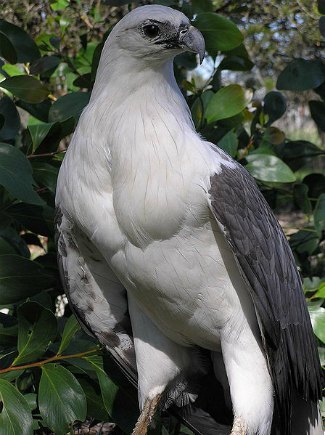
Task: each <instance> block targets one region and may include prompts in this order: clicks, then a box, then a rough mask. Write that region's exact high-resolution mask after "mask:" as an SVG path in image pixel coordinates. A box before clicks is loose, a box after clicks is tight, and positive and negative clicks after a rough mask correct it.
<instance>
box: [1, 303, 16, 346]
mask: <svg viewBox="0 0 325 435" xmlns="http://www.w3.org/2000/svg"><path fill="white" fill-rule="evenodd" d="M17 334H18V327H17V320H16V319H15V318H14V317H13V316H10V315H8V314H4V313H1V312H0V346H8V347H10V346H16V342H17Z"/></svg>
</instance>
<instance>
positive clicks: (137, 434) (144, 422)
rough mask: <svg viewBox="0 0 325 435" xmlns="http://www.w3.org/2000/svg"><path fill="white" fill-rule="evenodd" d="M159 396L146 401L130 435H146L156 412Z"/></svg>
mask: <svg viewBox="0 0 325 435" xmlns="http://www.w3.org/2000/svg"><path fill="white" fill-rule="evenodd" d="M160 398H161V394H157V395H156V396H155V397H154V398H153V399H147V400H146V401H145V403H144V407H143V410H142V412H141V414H140V417H139V418H138V421H137V423H136V425H135V427H134V429H133V432H132V435H146V434H147V432H148V427H149V425H150V423H151V420H152V418H153V416H154V415H155V413H156V411H157V407H158V404H159V400H160Z"/></svg>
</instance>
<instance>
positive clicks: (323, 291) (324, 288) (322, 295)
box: [313, 282, 325, 352]
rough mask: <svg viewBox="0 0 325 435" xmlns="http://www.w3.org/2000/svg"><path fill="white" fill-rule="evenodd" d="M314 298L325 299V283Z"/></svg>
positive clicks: (320, 286)
mask: <svg viewBox="0 0 325 435" xmlns="http://www.w3.org/2000/svg"><path fill="white" fill-rule="evenodd" d="M313 298H321V299H325V282H322V283H321V284H320V285H319V288H318V290H317V292H316V293H315V294H314V296H313ZM324 352H325V349H324Z"/></svg>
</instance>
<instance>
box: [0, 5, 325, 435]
mask: <svg viewBox="0 0 325 435" xmlns="http://www.w3.org/2000/svg"><path fill="white" fill-rule="evenodd" d="M117 3H119V4H122V3H125V2H123V1H120V2H118V1H117ZM230 3H233V2H230ZM230 3H227V4H230ZM168 4H171V5H172V6H174V7H177V4H176V3H175V4H173V0H171V1H169V2H168ZM214 4H216V3H214ZM227 4H226V7H224V8H222V6H220V10H219V12H226V16H224V15H220V14H215V13H214V12H213V10H214V9H213V4H212V3H211V2H210V1H209V0H193V1H192V3H191V4H188V3H184V5H183V6H182V8H181V9H182V10H183V11H184V13H186V14H187V15H188V16H189V17H190V18H192V17H195V19H194V25H196V26H197V27H198V28H199V29H200V30H201V31H202V32H203V33H204V36H205V39H206V41H207V51H208V55H209V56H210V57H211V58H212V59H215V58H216V57H217V58H218V59H219V63H216V67H215V68H213V71H211V72H207V70H208V68H205V69H204V70H203V72H202V70H201V73H200V74H197V73H196V74H192V73H191V74H189V73H188V71H189V70H191V69H193V68H194V67H195V66H196V61H195V58H194V57H193V56H191V55H188V54H186V55H181V56H178V57H177V58H176V61H175V75H176V77H177V80H178V82H179V84H180V86H181V88H182V89H183V92H184V95H185V96H186V98H187V101H188V104H189V106H190V108H191V111H192V115H193V119H194V122H195V125H196V128H197V130H198V131H199V132H200V133H201V134H202V135H203V136H204V137H206V138H207V139H208V140H210V141H212V142H214V143H218V144H219V146H220V147H221V148H223V149H224V150H225V151H227V152H228V153H229V154H230V155H232V156H233V157H234V158H236V159H237V160H239V161H240V163H242V164H243V165H245V166H246V168H247V169H248V170H249V171H250V172H251V173H252V174H253V176H254V177H255V178H256V180H257V182H258V184H259V186H260V188H261V190H262V192H263V194H264V195H265V197H266V199H267V201H268V202H269V204H270V205H271V207H272V208H273V209H274V210H275V211H276V212H282V214H281V215H280V216H283V213H284V212H285V215H284V216H285V217H286V219H287V220H288V216H289V224H288V223H287V225H286V231H287V232H288V237H289V241H290V244H291V247H292V249H293V252H294V255H295V258H296V261H297V264H298V266H299V267H300V270H301V273H302V276H303V279H304V289H305V292H306V299H307V301H308V303H309V305H310V312H311V318H312V321H313V326H314V331H315V334H316V336H317V339H318V343H319V346H320V348H321V347H323V346H324V343H325V332H324V331H325V327H324V323H325V321H324V310H325V308H324V299H325V262H324V246H325V242H324V230H325V193H324V192H325V172H324V159H325V157H324V155H325V151H324V150H323V149H321V148H319V147H317V146H316V145H314V144H313V143H310V142H307V141H302V140H296V141H290V140H289V139H287V138H286V136H285V133H284V132H282V131H281V130H280V129H279V128H278V127H276V125H275V124H274V123H276V122H277V121H278V120H279V119H280V118H281V117H283V116H284V115H285V112H286V99H285V97H284V95H283V94H282V93H281V92H279V90H280V89H281V90H289V91H299V92H304V91H306V90H307V91H309V93H311V92H312V93H313V95H314V97H313V99H312V100H311V101H310V102H309V105H310V110H311V114H312V117H313V119H314V121H315V123H316V124H317V126H318V127H319V129H320V130H321V131H325V125H324V123H325V65H324V62H323V61H321V60H320V59H316V58H315V57H314V58H307V59H303V58H299V59H293V58H292V59H290V61H289V62H288V63H287V65H285V64H283V63H282V67H281V69H282V72H281V74H280V75H279V77H278V81H277V88H278V90H275V89H274V90H272V91H270V92H269V93H268V94H267V95H266V96H265V97H264V99H263V100H260V99H258V98H256V97H255V95H252V92H251V91H250V90H248V89H244V88H243V87H242V86H240V85H239V84H236V83H232V84H230V85H228V86H223V84H222V80H221V77H224V75H225V74H228V77H231V75H230V74H229V71H242V72H245V71H249V70H251V68H252V67H253V65H254V64H253V61H255V58H250V57H249V55H248V52H247V50H246V48H245V45H244V43H243V39H244V38H243V33H241V32H240V31H239V30H238V27H237V26H236V25H235V24H234V22H233V21H231V20H229V18H227V15H228V16H232V17H237V18H238V17H239V16H241V18H242V21H241V26H240V27H241V28H242V27H243V22H244V16H245V9H243V10H242V12H241V11H240V9H239V8H237V9H236V10H235V9H234V8H232V9H231V10H230V11H228V9H227V8H228V6H227ZM266 4H268V2H266ZM242 6H243V7H248V6H247V5H246V6H245V4H244V5H242ZM42 7H43V9H42ZM229 7H230V6H229ZM324 7H325V6H324V2H322V1H319V13H318V12H317V10H315V11H313V13H314V14H317V15H318V16H319V15H320V13H323V14H325V11H324ZM38 8H41V9H40V11H43V13H44V17H45V19H44V20H45V22H46V23H45V24H44V23H43V22H41V21H37V22H36V24H35V26H34V27H31V25H30V22H29V21H28V20H27V21H24V20H21V22H22V26H21V27H17V26H16V25H14V24H13V23H10V22H9V21H5V20H0V66H1V69H0V74H1V76H0V80H1V83H0V86H1V88H0V89H1V91H2V92H1V94H0V96H1V97H0V308H2V310H1V312H0V404H2V405H1V410H0V427H1V429H2V430H4V432H2V433H6V434H16V433H17V434H18V433H19V434H31V433H33V431H35V432H34V433H39V434H40V433H45V432H46V431H49V430H52V431H53V432H54V433H56V434H61V433H62V434H64V433H66V432H68V431H69V430H72V428H73V425H75V424H76V422H78V421H79V422H81V421H83V420H85V418H86V416H88V417H91V418H92V419H93V420H94V422H97V421H105V420H106V421H107V420H108V421H114V422H116V423H117V425H118V426H119V428H120V430H121V431H123V432H124V433H130V431H131V429H132V426H133V425H134V422H135V420H136V418H137V401H136V394H135V392H134V391H133V390H132V391H130V390H129V388H128V386H127V385H126V383H125V382H124V381H123V379H122V378H121V377H120V376H119V374H118V373H117V372H116V368H115V367H114V366H113V365H112V362H111V361H110V360H109V359H107V357H106V355H105V353H103V351H102V350H101V349H100V348H99V347H98V345H97V343H96V342H95V341H94V340H93V339H92V338H91V337H88V336H86V335H85V334H84V333H83V332H82V331H81V330H80V327H79V324H78V323H77V321H76V319H75V317H74V316H73V314H72V313H71V312H70V309H69V306H68V305H65V304H64V302H63V301H64V299H62V294H63V290H62V287H61V284H60V281H59V277H58V271H57V265H56V254H55V244H54V235H53V217H54V195H55V186H56V178H57V174H58V169H59V167H60V163H61V161H62V159H63V156H64V152H65V148H66V146H67V144H68V142H69V138H70V135H71V133H73V131H74V128H75V126H76V123H77V121H78V118H79V116H80V113H81V111H82V109H83V108H84V107H85V105H86V104H87V102H88V100H89V95H90V92H91V89H92V86H93V83H94V78H95V73H96V68H97V64H98V60H99V56H100V52H101V49H102V46H103V40H104V39H105V37H106V36H107V34H105V35H104V34H103V32H102V26H103V23H104V22H105V25H106V30H107V31H109V26H110V25H112V24H114V22H115V21H116V20H117V19H118V18H119V17H120V16H121V15H122V13H124V12H126V10H125V8H124V7H122V8H114V7H111V6H100V2H98V3H97V4H96V6H91V7H89V10H88V11H86V12H87V13H88V14H86V13H85V11H84V10H83V9H82V6H81V5H80V2H74V4H73V5H72V3H71V4H69V2H68V1H67V0H58V1H51V2H50V4H47V5H43V6H42V2H40V6H38ZM17 11H18V12H17V14H18V13H21V14H22V12H21V10H20V9H19V7H18V6H17ZM19 11H20V12H19ZM28 14H29V12H27V16H28ZM241 14H242V15H241ZM300 15H301V16H302V15H303V11H300ZM324 18H325V17H321V20H320V30H321V32H322V34H323V36H324V30H323V24H322V23H323V20H324ZM16 19H17V17H15V16H13V17H12V20H11V21H17V20H16ZM78 20H79V22H80V23H82V25H81V28H82V30H81V31H80V33H74V34H73V35H72V36H71V37H69V36H68V33H67V28H68V27H69V26H70V25H71V26H75V25H76V23H78ZM237 21H238V20H237ZM247 22H249V27H248V29H249V34H247V36H246V40H248V39H249V38H251V37H253V36H254V35H255V36H256V35H257V33H258V32H255V33H254V32H253V31H252V29H251V25H252V22H251V21H249V20H248V21H247ZM24 28H25V30H28V32H26V31H25V30H24ZM35 29H37V31H35ZM87 29H88V33H85V30H87ZM260 31H261V30H260V29H259V32H260ZM31 35H32V36H31ZM75 47H77V49H76V48H75ZM1 59H2V60H1ZM220 59H221V60H220ZM202 76H203V77H204V83H203V79H202ZM191 77H192V78H191ZM228 81H229V80H228ZM290 216H293V219H292V218H291V219H290ZM297 216H300V217H301V221H300V223H299V224H298V223H297V222H296V221H297V219H295V217H297ZM321 355H324V348H322V349H321ZM322 364H325V362H324V359H323V358H322ZM107 373H108V374H107ZM17 416H19V419H18V418H17ZM166 431H167V429H166V428H164V427H163V426H162V427H161V433H166ZM182 431H184V433H185V431H187V429H185V428H179V426H177V425H176V426H173V429H171V428H170V427H169V433H182ZM46 433H48V432H46ZM186 433H188V431H187V432H186Z"/></svg>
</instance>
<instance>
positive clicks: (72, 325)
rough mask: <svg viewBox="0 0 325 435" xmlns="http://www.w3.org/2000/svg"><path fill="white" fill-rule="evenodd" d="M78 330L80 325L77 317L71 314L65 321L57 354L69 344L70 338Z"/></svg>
mask: <svg viewBox="0 0 325 435" xmlns="http://www.w3.org/2000/svg"><path fill="white" fill-rule="evenodd" d="M79 330H80V325H79V323H78V321H77V319H76V318H75V316H74V315H73V314H72V316H70V317H69V319H68V320H67V323H66V324H65V326H64V330H63V334H62V339H61V343H60V347H59V350H58V354H59V355H61V354H62V352H63V351H64V350H65V349H66V348H67V347H68V346H69V344H70V342H71V340H72V338H73V337H74V336H75V334H76V333H77V332H78V331H79Z"/></svg>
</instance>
